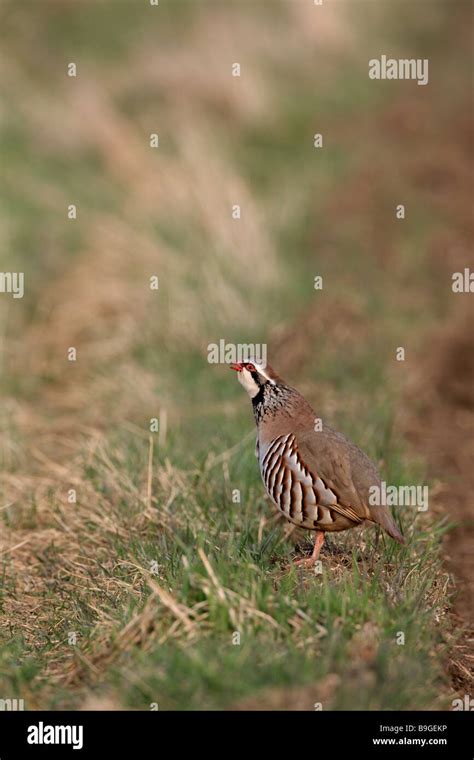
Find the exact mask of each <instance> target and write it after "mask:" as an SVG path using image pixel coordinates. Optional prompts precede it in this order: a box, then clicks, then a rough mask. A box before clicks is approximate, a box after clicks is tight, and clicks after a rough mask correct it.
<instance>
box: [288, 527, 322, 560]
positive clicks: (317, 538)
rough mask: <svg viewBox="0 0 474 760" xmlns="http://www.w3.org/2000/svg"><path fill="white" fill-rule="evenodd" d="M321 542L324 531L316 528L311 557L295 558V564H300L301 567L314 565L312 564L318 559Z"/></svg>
mask: <svg viewBox="0 0 474 760" xmlns="http://www.w3.org/2000/svg"><path fill="white" fill-rule="evenodd" d="M323 543H324V533H323V531H322V530H317V531H316V536H315V538H314V548H313V553H312V555H311V557H305V558H304V559H298V560H296V562H295V565H302V566H303V567H314V565H315V564H316V562H317V561H318V557H319V552H320V551H321V547H322V545H323Z"/></svg>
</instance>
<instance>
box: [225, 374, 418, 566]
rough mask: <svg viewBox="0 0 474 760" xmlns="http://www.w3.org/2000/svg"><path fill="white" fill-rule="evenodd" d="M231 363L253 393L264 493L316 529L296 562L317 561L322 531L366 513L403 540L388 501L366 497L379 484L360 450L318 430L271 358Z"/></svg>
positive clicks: (308, 408) (312, 416)
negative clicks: (306, 553) (308, 550)
mask: <svg viewBox="0 0 474 760" xmlns="http://www.w3.org/2000/svg"><path fill="white" fill-rule="evenodd" d="M230 366H231V369H234V370H236V371H237V372H238V379H239V381H240V383H241V384H242V385H243V387H244V388H245V390H246V391H247V393H248V394H249V396H250V398H251V399H252V406H253V413H254V416H255V422H256V423H257V449H256V454H257V457H258V461H259V464H260V472H261V475H262V479H263V482H264V484H265V488H266V491H267V493H268V495H269V496H270V498H271V500H272V501H273V503H274V504H275V505H276V506H277V507H278V509H279V510H280V511H281V512H282V513H283V514H284V516H285V517H286V518H287V520H290V522H292V523H294V524H295V525H298V526H299V527H301V528H307V529H308V530H314V531H316V537H315V542H314V550H313V554H312V556H311V558H310V559H304V560H299V562H298V564H304V565H306V566H309V567H310V566H312V565H314V564H315V562H316V561H317V559H318V556H319V552H320V549H321V546H322V544H323V542H324V534H325V532H326V531H328V532H331V531H339V530H347V529H348V528H354V527H355V526H356V525H360V524H361V523H363V522H364V521H365V520H369V521H370V522H373V523H377V524H378V525H381V526H382V528H384V530H385V531H386V532H387V533H388V535H389V536H391V537H392V538H394V539H395V541H398V542H399V543H401V544H403V543H405V542H404V539H403V536H402V534H401V533H400V531H399V529H398V528H397V526H396V524H395V521H394V519H393V517H392V515H391V513H390V511H389V509H388V507H387V506H385V505H383V504H382V505H380V506H373V505H370V504H369V491H370V489H371V487H373V486H377V487H378V488H379V489H380V487H381V483H380V476H379V474H378V472H377V468H376V467H375V465H374V464H373V463H372V462H371V461H370V459H369V458H368V457H367V456H366V455H365V454H364V452H363V451H361V450H360V449H359V448H357V446H355V445H354V444H353V443H351V441H349V440H348V439H347V438H346V437H345V436H343V435H342V434H341V433H337V432H336V431H335V430H332V429H331V428H330V427H328V426H327V425H325V424H323V425H322V429H321V430H319V425H318V424H317V420H318V418H317V417H316V414H315V413H314V411H313V409H312V408H311V406H310V405H309V404H308V402H307V401H306V400H305V399H304V398H303V396H302V395H301V394H300V393H298V391H296V390H295V389H294V388H291V387H290V386H289V385H287V384H286V383H285V382H284V381H283V380H282V379H281V378H280V377H278V375H277V374H276V373H275V372H274V371H273V370H272V369H271V367H269V366H268V364H267V365H266V366H265V367H263V365H262V364H260V363H258V362H255V361H251V362H244V363H235V364H231V365H230ZM378 493H381V491H380V490H379V491H378Z"/></svg>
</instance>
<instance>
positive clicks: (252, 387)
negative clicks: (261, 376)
mask: <svg viewBox="0 0 474 760" xmlns="http://www.w3.org/2000/svg"><path fill="white" fill-rule="evenodd" d="M238 379H239V383H240V384H241V385H242V386H243V387H244V388H245V390H246V391H247V393H248V394H249V396H250V398H254V397H255V396H256V395H257V393H258V391H259V390H260V388H259V386H258V384H257V383H256V382H255V380H254V379H253V377H252V375H251V374H250V372H249V371H248V369H243V370H241V371H240V372H239V373H238Z"/></svg>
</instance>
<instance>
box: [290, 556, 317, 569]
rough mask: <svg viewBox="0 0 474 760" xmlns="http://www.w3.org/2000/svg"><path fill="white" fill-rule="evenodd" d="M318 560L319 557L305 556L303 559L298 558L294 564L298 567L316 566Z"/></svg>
mask: <svg viewBox="0 0 474 760" xmlns="http://www.w3.org/2000/svg"><path fill="white" fill-rule="evenodd" d="M317 561H318V559H317V557H304V558H303V559H296V560H295V561H294V562H293V564H294V565H296V567H314V566H315V564H316V562H317Z"/></svg>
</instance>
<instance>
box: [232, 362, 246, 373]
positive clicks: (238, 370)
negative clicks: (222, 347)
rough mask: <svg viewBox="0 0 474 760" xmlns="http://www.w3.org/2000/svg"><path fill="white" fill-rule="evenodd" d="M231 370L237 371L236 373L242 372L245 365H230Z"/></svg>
mask: <svg viewBox="0 0 474 760" xmlns="http://www.w3.org/2000/svg"><path fill="white" fill-rule="evenodd" d="M229 368H230V369H235V371H236V372H242V370H243V368H244V365H243V364H237V363H236V362H234V363H232V364H230V365H229Z"/></svg>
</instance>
